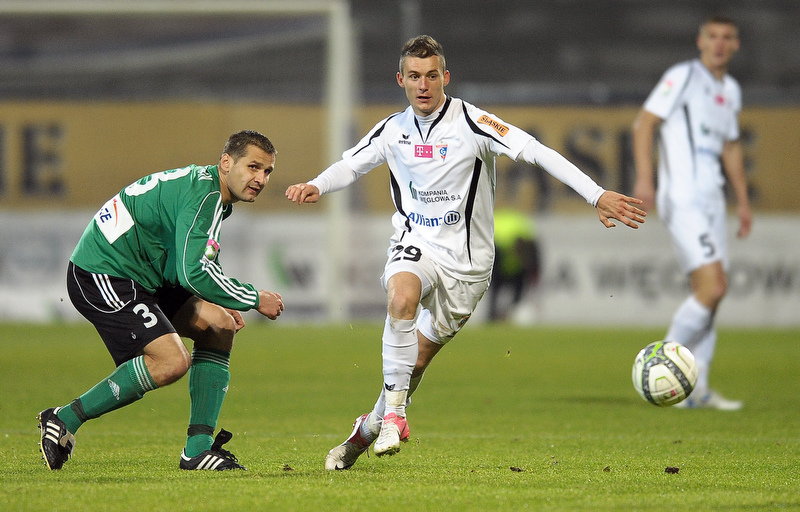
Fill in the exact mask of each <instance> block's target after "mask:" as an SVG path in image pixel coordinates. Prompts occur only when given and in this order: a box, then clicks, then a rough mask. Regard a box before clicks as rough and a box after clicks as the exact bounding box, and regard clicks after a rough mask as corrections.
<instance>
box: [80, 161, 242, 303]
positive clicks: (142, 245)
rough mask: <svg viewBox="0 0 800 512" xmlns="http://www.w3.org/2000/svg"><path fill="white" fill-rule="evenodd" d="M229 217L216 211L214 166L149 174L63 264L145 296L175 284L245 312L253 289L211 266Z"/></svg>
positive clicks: (105, 210)
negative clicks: (138, 288) (132, 284)
mask: <svg viewBox="0 0 800 512" xmlns="http://www.w3.org/2000/svg"><path fill="white" fill-rule="evenodd" d="M231 210H232V206H231V205H224V204H222V195H221V192H220V182H219V171H218V169H217V167H216V166H198V165H190V166H187V167H183V168H180V169H171V170H168V171H163V172H158V173H155V174H151V175H149V176H145V177H144V178H142V179H140V180H138V181H136V182H134V183H132V184H130V185H129V186H127V187H125V188H124V189H122V190H121V191H120V192H119V194H117V195H115V196H114V197H113V198H111V199H110V200H109V201H108V202H107V203H106V204H105V205H103V207H102V208H101V209H100V210H99V211H98V212H97V214H96V215H95V217H94V218H93V219H92V221H91V222H90V223H89V225H88V226H87V228H86V230H85V231H84V233H83V236H82V237H81V239H80V241H79V242H78V244H77V246H76V247H75V250H74V251H73V253H72V257H71V258H70V259H71V260H72V262H73V263H75V264H76V265H78V266H79V267H81V268H83V269H85V270H88V271H89V272H94V273H103V274H109V275H113V276H117V277H124V278H130V279H133V280H134V281H136V282H138V283H139V284H141V285H142V286H144V287H145V288H147V289H148V290H150V291H155V290H157V289H158V288H160V287H162V286H170V285H178V284H179V285H181V286H183V287H184V288H186V289H187V290H189V291H190V292H191V293H193V294H195V295H197V296H198V297H200V298H203V299H205V300H207V301H209V302H213V303H214V304H219V305H220V306H223V307H226V308H230V309H237V310H240V311H246V310H249V309H253V308H256V307H257V306H258V291H257V290H256V289H255V287H254V286H253V285H251V284H248V283H243V282H241V281H238V280H236V279H234V278H232V277H229V276H227V275H225V273H224V272H223V271H222V267H221V266H220V264H219V253H220V229H221V225H222V220H223V219H224V218H226V217H227V216H228V215H229V214H230V213H231Z"/></svg>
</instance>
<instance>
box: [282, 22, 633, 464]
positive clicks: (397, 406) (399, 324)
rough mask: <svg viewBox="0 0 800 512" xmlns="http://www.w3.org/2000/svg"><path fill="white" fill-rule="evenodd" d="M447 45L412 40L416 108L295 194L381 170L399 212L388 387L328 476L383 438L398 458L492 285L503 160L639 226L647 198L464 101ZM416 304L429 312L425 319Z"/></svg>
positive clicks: (306, 196) (336, 455)
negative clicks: (442, 356)
mask: <svg viewBox="0 0 800 512" xmlns="http://www.w3.org/2000/svg"><path fill="white" fill-rule="evenodd" d="M449 81H450V72H449V71H447V68H446V66H445V59H444V55H443V52H442V48H441V46H440V45H439V43H438V42H436V41H435V40H434V39H433V38H431V37H430V36H419V37H416V38H413V39H411V40H410V41H408V42H407V43H406V44H405V46H404V47H403V50H402V53H401V58H400V71H399V72H398V73H397V83H398V85H399V86H400V87H402V88H403V89H405V92H406V97H407V98H408V101H409V103H410V106H409V107H408V108H407V109H406V110H404V111H403V112H399V113H396V114H393V115H391V116H389V117H387V118H386V119H384V120H383V121H381V122H379V123H378V124H377V125H375V127H374V128H373V129H372V130H370V131H369V133H368V134H367V135H366V136H365V137H364V138H363V139H362V140H361V141H360V142H359V143H358V144H356V146H354V147H353V148H352V149H350V150H348V151H346V152H345V153H344V154H343V156H342V160H340V161H338V162H336V163H334V164H333V165H331V166H330V167H328V168H327V169H326V170H325V171H323V172H322V173H321V174H320V175H319V176H317V177H316V178H314V179H313V180H311V181H310V182H308V183H300V184H297V185H292V186H290V187H289V188H288V189H287V191H286V196H287V197H288V198H289V199H290V200H292V201H295V202H297V203H310V202H316V201H317V200H319V198H320V196H321V195H323V194H326V193H330V192H333V191H335V190H339V189H341V188H344V187H346V186H348V185H350V184H351V183H353V182H354V181H356V180H357V179H358V178H359V177H360V176H361V175H363V174H365V173H367V172H369V171H370V170H372V169H373V168H375V167H377V166H378V165H380V164H382V163H386V164H388V166H389V169H390V171H391V173H390V193H391V195H392V199H393V201H394V205H395V207H396V208H397V212H396V213H395V214H394V216H393V217H392V223H393V225H394V235H393V236H392V238H391V241H390V244H389V249H388V259H387V263H386V267H385V269H384V274H383V277H382V283H383V286H384V288H385V289H386V292H387V298H388V307H387V309H388V314H387V317H386V324H385V327H384V331H383V338H382V339H383V377H384V385H383V390H382V392H381V394H380V396H379V398H378V401H377V402H376V404H375V406H374V408H373V411H372V412H370V413H368V414H364V415H362V416H360V417H359V418H357V419H356V423H355V425H354V429H353V433H352V434H351V436H350V437H349V438H348V439H347V440H346V441H345V442H344V443H342V444H341V445H339V446H337V447H335V448H333V449H332V450H331V451H330V452H329V453H328V456H327V457H326V461H325V467H326V468H327V469H330V470H332V469H347V468H349V467H350V466H352V465H353V463H355V461H356V459H357V458H358V456H359V455H361V454H362V453H363V452H365V451H366V450H367V449H368V448H369V446H370V444H372V442H373V441H374V442H375V448H374V451H375V454H376V455H378V456H381V455H392V454H394V453H396V452H397V451H399V449H400V442H401V441H405V440H407V439H408V434H409V430H408V424H407V422H406V411H405V408H406V405H407V404H408V400H409V398H410V396H411V394H412V393H413V392H414V390H415V389H416V388H417V386H418V385H419V383H420V380H421V379H422V375H423V373H424V372H425V369H426V368H427V366H428V364H429V363H430V362H431V360H432V359H433V357H434V356H435V355H436V354H437V353H438V352H439V350H440V349H441V348H442V346H444V344H445V343H447V342H448V341H449V340H450V339H452V338H453V336H455V334H456V333H457V332H458V331H459V329H461V327H462V326H463V325H464V323H465V322H466V321H467V320H468V319H469V317H470V315H471V314H472V312H473V311H474V309H475V307H476V305H477V304H478V301H479V300H480V299H481V297H482V296H483V294H484V293H485V292H486V289H487V288H488V286H489V279H490V274H491V270H492V263H493V260H494V240H493V230H494V220H493V207H494V188H495V165H494V159H495V156H496V155H506V156H508V157H510V158H512V159H514V160H518V159H521V160H524V161H526V162H529V163H531V164H537V165H540V166H541V167H543V168H544V169H546V170H547V171H548V172H549V173H550V174H552V175H554V176H555V177H556V178H558V179H560V180H561V181H563V182H564V183H566V184H568V185H569V186H570V187H572V188H573V189H574V190H576V191H577V192H578V193H579V194H580V195H581V196H583V198H584V199H585V200H586V201H587V202H589V203H590V204H592V205H595V206H596V208H597V213H598V215H599V217H600V221H601V222H602V223H603V224H604V225H605V226H606V227H613V226H614V223H613V222H612V221H611V219H616V220H618V221H620V222H622V223H624V224H625V225H627V226H630V227H632V228H637V227H638V224H639V223H641V222H644V215H645V213H644V211H642V210H640V209H639V208H637V207H636V206H634V205H635V204H639V203H641V201H640V200H638V199H634V198H632V197H628V196H624V195H622V194H618V193H617V192H612V191H606V190H603V189H602V188H601V187H599V186H598V185H597V184H596V183H595V182H594V181H592V180H591V179H590V178H589V177H588V176H586V175H585V174H583V173H582V172H581V171H580V170H579V169H578V168H577V167H575V166H574V165H572V164H571V163H570V162H569V161H567V160H566V159H565V158H564V157H563V156H561V155H560V154H558V153H557V152H556V151H554V150H552V149H550V148H548V147H546V146H544V145H543V144H541V143H539V142H538V141H537V140H536V139H534V138H533V137H532V136H531V135H529V134H527V133H525V132H524V131H522V130H520V129H518V128H516V127H514V126H512V125H510V124H508V123H505V122H504V121H502V120H501V119H499V118H498V117H496V116H494V115H492V114H489V113H488V112H484V111H483V110H480V109H479V108H477V107H475V106H473V105H470V104H469V103H467V102H465V101H462V100H460V99H457V98H452V97H449V96H447V95H446V94H445V92H444V87H445V86H446V85H447V84H448V83H449ZM418 306H421V307H420V308H419V309H420V313H419V316H417V309H418Z"/></svg>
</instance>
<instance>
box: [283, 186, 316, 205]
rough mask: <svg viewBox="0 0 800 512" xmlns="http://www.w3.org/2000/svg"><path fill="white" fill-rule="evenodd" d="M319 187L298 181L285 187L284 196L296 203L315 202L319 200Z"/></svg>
mask: <svg viewBox="0 0 800 512" xmlns="http://www.w3.org/2000/svg"><path fill="white" fill-rule="evenodd" d="M319 195H320V194H319V189H318V188H317V187H315V186H314V185H309V184H308V183H298V184H296V185H291V186H289V188H287V189H286V197H287V198H288V199H289V201H292V202H293V203H297V204H303V203H316V202H317V201H319Z"/></svg>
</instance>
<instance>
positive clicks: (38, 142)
mask: <svg viewBox="0 0 800 512" xmlns="http://www.w3.org/2000/svg"><path fill="white" fill-rule="evenodd" d="M0 32H2V34H3V36H2V39H0V45H2V46H3V47H4V48H2V47H0V62H2V64H3V65H2V68H3V70H4V72H3V76H2V77H0V98H2V99H0V103H2V105H3V108H2V109H1V110H0V127H1V129H0V134H2V137H0V143H2V151H0V155H2V158H0V194H1V195H0V213H2V214H3V215H6V216H9V215H12V214H14V211H17V210H19V209H22V210H25V211H24V213H22V214H21V215H23V216H24V217H25V218H28V219H29V218H31V217H35V216H36V215H39V214H40V213H39V212H37V211H31V209H34V210H39V209H44V210H54V209H61V210H63V209H66V210H68V211H60V212H53V211H50V213H49V215H52V214H53V213H56V216H61V217H64V216H65V215H66V214H68V213H70V212H72V211H75V210H78V211H80V214H77V216H78V217H79V218H84V220H83V221H76V222H85V219H88V217H86V216H85V215H84V212H89V211H91V210H92V209H93V208H96V207H97V206H98V205H99V204H101V201H100V202H98V199H97V198H96V197H94V195H97V194H99V195H103V196H105V195H110V194H112V193H113V191H114V190H115V189H118V188H120V187H121V186H122V185H124V183H118V181H119V179H120V178H119V175H122V176H125V178H123V179H125V180H127V181H131V180H132V179H136V178H137V177H138V176H141V175H143V174H147V173H150V172H156V171H158V170H160V169H164V168H170V166H176V165H183V164H186V163H189V162H194V163H212V162H213V161H214V160H213V159H214V158H216V157H218V150H219V148H221V145H222V143H223V142H224V137H226V136H227V135H228V134H229V133H232V131H235V130H238V129H242V128H252V129H259V130H261V131H264V133H266V134H267V135H268V136H269V137H270V138H272V139H273V141H274V142H276V147H278V153H279V171H283V170H284V169H285V170H286V173H285V174H283V175H281V172H278V173H276V175H277V179H273V182H272V187H270V188H271V189H272V190H271V191H270V193H271V194H272V197H271V198H270V201H267V200H264V199H261V201H263V202H271V203H273V204H275V203H276V202H277V201H276V200H275V198H276V197H277V196H278V195H279V194H278V193H275V190H277V189H279V188H281V187H283V188H285V185H286V184H287V183H291V182H296V181H300V180H304V179H310V178H311V177H313V176H314V175H315V173H316V172H317V171H319V170H320V169H322V168H324V165H327V163H329V162H332V161H335V160H337V159H338V158H340V156H341V153H342V151H343V150H344V149H346V147H349V144H350V143H351V141H350V140H349V137H350V136H351V134H352V132H353V130H352V129H351V121H352V117H353V114H352V111H353V103H354V92H353V91H354V88H353V84H352V82H351V81H352V78H353V76H354V66H355V64H354V62H355V59H353V58H352V55H353V54H354V41H353V34H352V28H351V17H350V12H349V3H348V2H347V1H343V0H292V1H280V0H278V1H274V0H271V1H248V0H239V1H225V2H219V1H204V0H200V1H197V0H191V1H189V0H170V1H148V0H145V1H135V2H128V1H108V0H106V1H90V0H86V1H81V0H77V1H67V0H64V1H47V0H43V1H35V2H31V1H0ZM42 34H46V36H43V35H42ZM22 57H24V58H22ZM298 64H300V65H298ZM320 106H322V109H320ZM304 107H305V108H306V110H304ZM307 108H313V110H314V112H316V114H307ZM320 112H321V113H322V114H321V115H320ZM301 115H304V116H305V117H303V118H302V119H300V116H301ZM308 119H311V120H312V121H309V120H308ZM120 125H122V126H124V128H121V127H120ZM293 127H294V128H293ZM115 130H119V132H118V133H117V132H116V131H115ZM108 138H111V139H112V142H107V139H108ZM276 139H279V140H280V139H283V140H280V142H281V143H280V144H279V143H278V142H277V141H276ZM76 141H80V142H76ZM115 146H116V147H115ZM79 148H80V149H79ZM104 151H106V152H108V153H109V154H107V155H106V154H104V153H103V152H104ZM78 153H82V154H83V155H84V157H83V158H82V157H80V156H79V155H78ZM93 155H96V156H97V160H98V162H97V163H96V164H94V167H92V165H89V164H87V158H86V157H87V156H88V157H89V158H91V156H93ZM160 155H163V156H160ZM181 159H184V160H185V159H189V160H185V161H183V160H181ZM79 160H82V162H83V163H81V162H80V161H79ZM162 162H163V163H162ZM125 166H127V167H125ZM81 173H83V174H87V176H85V177H82V178H81V179H80V180H78V179H77V178H76V175H77V174H81ZM115 173H116V174H118V176H113V175H114V174H115ZM290 173H291V174H290ZM128 174H129V175H128ZM109 175H111V176H109ZM87 185H88V186H87ZM90 192H91V193H92V194H94V195H89V193H90ZM280 192H282V190H280ZM87 196H88V197H89V199H86V197H87ZM346 203H347V192H346V191H343V192H342V193H339V194H334V195H332V196H330V197H329V198H326V201H325V206H324V208H325V211H324V215H323V216H321V217H320V218H322V219H324V222H325V229H323V230H321V234H320V236H324V237H325V245H324V247H325V258H322V259H320V260H319V262H318V264H319V265H321V266H322V269H321V271H320V272H319V276H320V277H319V278H318V279H317V280H316V282H315V283H314V285H315V286H317V287H321V288H322V289H323V290H324V291H323V292H322V293H323V295H324V297H325V298H322V299H320V298H318V299H317V300H316V301H314V305H313V306H310V307H309V308H310V309H313V310H315V311H316V312H317V314H320V313H321V312H320V311H319V309H320V308H322V309H323V310H325V312H324V313H322V314H323V315H324V316H325V317H326V318H327V319H328V320H333V321H341V320H342V319H343V318H344V317H345V316H347V314H348V308H347V306H346V303H343V301H342V299H343V298H346V297H343V295H342V290H343V289H344V286H343V283H342V279H343V278H342V275H343V273H342V272H340V271H339V269H340V268H341V266H342V263H343V260H344V256H343V253H344V250H345V246H346V245H347V238H348V235H347V230H346V228H345V226H346V225H347V224H348V222H347V219H346V217H347V210H346ZM256 208H258V209H255V210H250V212H252V211H262V210H261V208H264V206H262V205H258V206H257V207H256ZM247 211H248V210H247V208H241V209H239V211H238V212H237V216H238V214H239V213H240V212H241V213H245V217H247V213H246V212H247ZM315 211H316V212H317V213H318V214H319V213H322V212H321V209H320V208H317V209H316V210H315ZM45 215H48V214H47V213H45ZM66 216H67V217H68V216H69V215H66ZM234 217H236V216H234ZM8 222H10V223H12V224H13V223H14V222H15V219H8ZM25 222H27V221H25ZM40 224H41V226H42V227H43V229H44V231H39V232H38V233H39V235H37V233H32V234H29V236H27V237H26V238H27V239H28V240H39V242H36V243H33V244H32V245H29V246H27V247H28V248H27V249H25V248H24V247H23V249H22V250H21V251H15V252H14V254H7V255H6V257H4V258H3V259H4V262H5V263H4V265H0V274H4V275H5V277H0V283H2V282H5V284H6V286H11V288H8V289H7V290H6V291H8V292H10V293H8V294H4V295H7V296H14V295H17V294H15V293H13V290H14V289H15V288H14V287H17V288H20V289H21V288H25V289H26V290H27V291H26V292H25V293H28V294H32V295H31V297H30V300H29V301H25V300H23V301H22V302H21V304H20V305H19V306H18V307H19V308H20V309H23V310H25V309H28V308H29V307H34V308H36V307H37V306H36V305H37V304H39V303H41V300H40V297H39V296H38V295H37V293H36V290H41V289H42V288H41V286H45V287H46V285H45V283H43V282H40V283H39V284H38V285H35V286H34V287H30V286H26V285H25V284H24V283H25V282H26V279H25V276H29V277H33V276H36V277H34V279H33V282H34V283H36V282H37V281H46V282H49V281H51V278H50V276H42V275H41V271H40V270H37V269H36V268H35V266H34V265H32V264H31V263H28V262H32V261H37V262H38V263H42V261H41V259H42V256H41V255H42V254H43V252H47V253H49V254H50V256H49V258H52V259H53V260H56V261H52V262H49V261H48V263H53V264H55V265H56V268H57V269H60V268H61V266H62V265H61V264H62V263H65V261H66V259H63V261H58V260H57V258H56V256H55V255H58V256H59V258H60V257H61V256H63V254H64V253H66V256H67V257H68V255H69V250H71V249H69V245H70V244H71V243H72V242H71V241H70V239H64V240H63V241H62V242H53V241H52V240H53V236H52V235H57V234H55V233H48V232H47V231H46V229H47V227H48V226H49V223H47V222H42V223H40ZM271 228H272V229H281V227H280V226H275V225H272V226H271ZM24 231H27V229H26V230H24ZM232 231H233V232H236V229H235V221H234V228H233V229H232ZM79 233H80V232H78V235H79ZM44 240H50V241H44ZM53 244H55V246H54V245H53ZM231 245H232V246H233V243H232V244H231ZM234 252H235V250H229V251H228V253H229V254H231V253H234ZM282 252H283V253H286V252H287V251H282ZM289 252H291V251H289ZM32 256H34V257H33V258H32ZM231 256H233V255H232V254H231ZM278 256H280V255H279V254H278V255H276V254H275V253H267V254H263V259H269V258H270V257H278ZM285 257H288V256H285ZM227 259H229V260H230V259H231V258H230V257H228V258H227ZM14 262H16V263H14ZM233 263H234V265H233V266H234V267H236V266H237V265H236V261H234V262H233ZM251 263H254V264H255V265H257V266H258V267H259V270H261V267H266V266H269V265H270V263H269V262H266V261H262V260H258V261H253V260H251ZM28 265H30V267H29V266H28ZM239 266H245V265H244V264H242V265H239ZM240 270H241V271H242V272H243V274H242V277H243V278H245V279H248V276H247V273H248V270H249V269H247V268H244V269H240ZM60 273H61V272H60V270H59V272H58V274H59V275H58V276H55V275H54V276H52V277H53V279H55V278H56V277H57V278H58V280H59V282H60V281H63V279H61V276H60ZM267 273H268V271H266V270H264V271H263V272H260V271H259V272H257V274H267ZM293 273H295V274H296V272H294V271H293V270H292V269H291V268H290V269H289V270H283V271H279V272H277V274H279V275H282V276H284V278H285V279H291V278H292V274H293ZM295 277H298V276H295ZM298 278H302V276H299V277H298ZM29 284H30V283H29ZM258 284H260V285H261V286H270V284H269V283H258ZM279 284H282V283H272V284H271V285H272V286H274V287H275V288H277V287H278V286H279ZM303 284H308V279H306V280H305V281H303ZM25 293H23V295H25ZM13 310H14V308H13V307H11V308H7V310H6V311H7V313H6V314H5V315H3V316H8V315H9V313H8V311H12V313H10V315H11V316H12V317H13V316H14V314H13ZM50 314H51V313H50V311H49V308H47V310H46V311H44V312H43V313H42V315H44V316H45V317H46V316H49V315H50ZM23 316H24V314H23Z"/></svg>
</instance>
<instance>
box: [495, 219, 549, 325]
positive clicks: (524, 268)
mask: <svg viewBox="0 0 800 512" xmlns="http://www.w3.org/2000/svg"><path fill="white" fill-rule="evenodd" d="M540 274H541V254H540V251H539V242H538V241H537V240H536V227H535V226H534V223H533V221H532V220H531V219H529V218H528V217H527V216H525V215H524V214H523V213H521V212H519V211H516V210H510V209H498V210H495V212H494V265H493V266H492V280H491V286H490V287H489V321H491V322H501V321H504V320H507V319H508V318H509V316H512V315H513V313H514V311H515V308H517V307H518V306H519V304H520V302H521V301H522V297H523V296H524V295H525V293H526V292H527V291H529V290H530V289H532V288H534V287H536V285H537V284H538V283H539V276H540Z"/></svg>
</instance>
